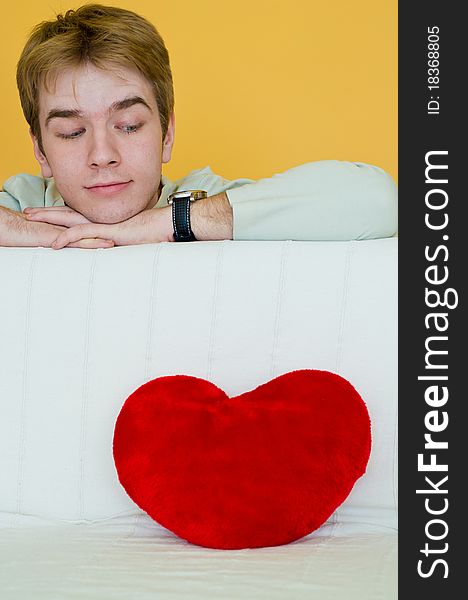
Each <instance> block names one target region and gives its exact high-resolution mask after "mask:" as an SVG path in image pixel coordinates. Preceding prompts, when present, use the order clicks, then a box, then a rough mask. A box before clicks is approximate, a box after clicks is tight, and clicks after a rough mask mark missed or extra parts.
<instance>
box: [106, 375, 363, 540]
mask: <svg viewBox="0 0 468 600" xmlns="http://www.w3.org/2000/svg"><path fill="white" fill-rule="evenodd" d="M370 448H371V433H370V419H369V415H368V412H367V409H366V406H365V404H364V402H363V400H362V399H361V397H360V395H359V394H358V393H357V391H356V390H355V389H354V387H353V386H352V385H351V384H350V383H349V382H348V381H347V380H345V379H343V378H342V377H340V376H339V375H335V374H333V373H330V372H328V371H316V370H309V369H305V370H299V371H292V372H290V373H286V374H285V375H281V376H279V377H277V378H276V379H273V380H272V381H270V382H268V383H265V384H263V385H260V386H259V387H257V388H256V389H254V390H252V391H250V392H246V393H244V394H241V395H240V396H236V397H233V398H229V397H228V396H227V395H226V394H225V392H223V390H221V389H220V388H218V387H217V386H215V385H214V384H213V383H210V382H209V381H205V380H204V379H199V378H197V377H190V376H186V375H174V376H168V377H160V378H158V379H154V380H153V381H149V382H148V383H146V384H144V385H142V386H141V387H140V388H138V389H137V390H136V391H135V392H134V393H133V394H132V395H131V396H130V397H129V398H128V399H127V400H126V402H125V404H124V405H123V407H122V410H121V412H120V414H119V416H118V418H117V421H116V425H115V431H114V460H115V465H116V468H117V473H118V477H119V480H120V482H121V484H122V485H123V487H124V488H125V490H126V491H127V493H128V495H129V496H130V498H132V499H133V501H134V502H135V503H136V504H137V505H138V506H139V507H140V508H142V509H143V510H144V511H145V512H146V513H148V515H150V516H151V517H152V518H153V519H154V520H155V521H157V522H158V523H159V524H160V525H162V526H164V527H165V528H167V529H169V530H170V531H172V532H173V533H175V534H176V535H178V536H179V537H181V538H184V539H185V540H187V541H189V542H191V543H193V544H197V545H200V546H205V547H209V548H222V549H239V548H257V547H262V546H278V545H281V544H287V543H289V542H292V541H293V540H297V539H298V538H301V537H303V536H305V535H307V534H309V533H311V532H312V531H314V530H315V529H317V528H318V527H320V525H322V524H323V523H324V522H325V521H326V520H327V519H328V517H330V515H331V514H332V513H333V512H334V510H335V509H336V508H337V507H338V506H339V505H340V504H341V503H342V502H343V501H344V500H345V498H346V497H347V496H348V494H349V493H350V491H351V489H352V487H353V485H354V483H355V481H356V480H357V479H358V478H359V477H360V476H361V475H363V473H364V472H365V469H366V465H367V461H368V459H369V454H370Z"/></svg>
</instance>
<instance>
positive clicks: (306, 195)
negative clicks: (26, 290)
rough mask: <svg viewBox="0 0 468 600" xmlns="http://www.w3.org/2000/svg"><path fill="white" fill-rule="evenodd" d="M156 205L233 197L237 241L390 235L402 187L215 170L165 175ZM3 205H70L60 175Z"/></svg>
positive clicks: (305, 171)
mask: <svg viewBox="0 0 468 600" xmlns="http://www.w3.org/2000/svg"><path fill="white" fill-rule="evenodd" d="M162 184H163V188H162V192H161V195H160V197H159V199H158V202H157V204H156V208H162V207H164V206H167V202H166V200H167V197H168V196H169V194H171V193H172V192H174V191H178V190H185V189H202V190H206V191H207V192H208V195H209V196H212V195H214V194H218V193H221V192H226V195H227V197H228V200H229V202H230V204H231V206H232V210H233V239H234V240H287V239H291V240H353V239H373V238H381V237H391V236H393V235H394V234H395V232H396V229H397V189H396V186H395V183H394V181H393V179H392V178H391V177H390V175H388V174H387V173H385V171H383V170H382V169H380V168H379V167H375V166H372V165H367V164H364V163H352V162H347V161H337V160H323V161H317V162H310V163H305V164H303V165H299V166H298V167H293V168H292V169H289V170H287V171H284V172H283V173H278V174H276V175H273V176H272V177H268V178H265V179H260V180H258V181H254V180H252V179H235V180H232V181H230V180H227V179H223V178H222V177H220V176H219V175H216V174H214V173H213V172H212V171H211V169H210V167H205V168H203V169H197V170H194V171H191V172H190V173H189V174H188V175H187V176H185V177H182V178H181V179H178V180H177V181H171V180H169V179H168V178H167V177H165V176H164V175H163V176H162ZM0 206H4V207H6V208H10V209H11V210H16V211H23V210H24V209H25V208H27V207H44V206H64V201H63V199H62V197H61V195H60V193H59V192H58V190H57V188H56V186H55V182H54V180H53V178H49V179H43V178H42V177H38V176H34V175H26V174H24V173H21V174H20V175H15V176H13V177H10V178H9V179H8V180H7V181H6V182H5V183H4V185H3V190H2V191H1V192H0Z"/></svg>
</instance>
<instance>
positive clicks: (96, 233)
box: [52, 224, 112, 250]
mask: <svg viewBox="0 0 468 600" xmlns="http://www.w3.org/2000/svg"><path fill="white" fill-rule="evenodd" d="M111 231H112V226H111V225H95V224H86V225H75V226H74V227H70V228H69V229H65V230H64V231H63V232H62V233H61V234H60V235H59V236H58V237H57V238H56V240H55V242H53V244H52V248H55V249H56V250H58V249H59V248H64V247H65V246H68V244H72V243H73V242H79V241H80V240H83V239H89V238H101V239H104V240H107V239H109V238H110V234H111Z"/></svg>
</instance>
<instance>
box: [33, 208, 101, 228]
mask: <svg viewBox="0 0 468 600" xmlns="http://www.w3.org/2000/svg"><path fill="white" fill-rule="evenodd" d="M25 217H26V219H27V220H28V221H40V222H42V223H50V224H51V225H63V226H65V227H74V226H75V225H81V224H83V223H89V221H88V219H87V218H86V217H84V216H83V215H81V214H80V213H77V212H75V211H74V210H65V211H63V210H48V211H46V210H37V211H35V212H33V213H32V212H28V213H26V214H25Z"/></svg>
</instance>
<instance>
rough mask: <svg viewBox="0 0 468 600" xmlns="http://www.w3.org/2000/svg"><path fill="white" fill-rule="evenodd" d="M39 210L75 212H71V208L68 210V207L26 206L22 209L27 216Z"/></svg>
mask: <svg viewBox="0 0 468 600" xmlns="http://www.w3.org/2000/svg"><path fill="white" fill-rule="evenodd" d="M40 210H45V211H50V210H62V211H68V212H75V211H74V210H73V208H70V207H69V206H36V207H34V206H28V207H26V208H24V209H23V212H24V213H27V214H34V213H36V212H38V211H40Z"/></svg>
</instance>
